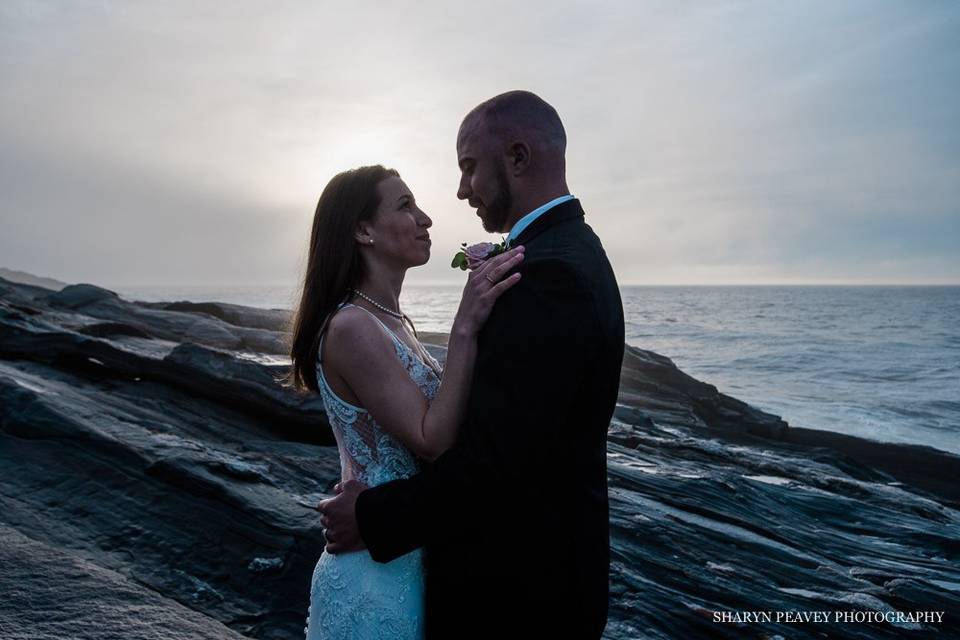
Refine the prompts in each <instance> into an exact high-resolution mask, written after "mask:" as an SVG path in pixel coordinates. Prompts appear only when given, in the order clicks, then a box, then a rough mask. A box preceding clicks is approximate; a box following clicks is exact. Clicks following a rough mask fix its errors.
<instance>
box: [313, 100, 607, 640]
mask: <svg viewBox="0 0 960 640" xmlns="http://www.w3.org/2000/svg"><path fill="white" fill-rule="evenodd" d="M565 149H566V134H565V132H564V129H563V124H562V123H561V122H560V118H559V116H558V115H557V112H556V111H555V110H554V108H553V107H551V106H550V105H549V104H547V103H546V102H544V101H543V100H542V99H540V98H539V97H538V96H536V95H534V94H533V93H530V92H527V91H511V92H509V93H504V94H502V95H498V96H496V97H494V98H491V99H490V100H487V101H486V102H484V103H482V104H480V105H479V106H477V107H476V108H475V109H473V111H471V112H470V113H469V114H467V116H466V118H464V120H463V124H462V125H461V126H460V132H459V134H458V136H457V156H458V157H457V161H458V163H459V165H460V171H461V177H460V187H459V190H458V191H457V197H458V198H460V199H461V200H467V202H469V204H470V206H471V207H474V208H475V209H476V210H477V215H478V216H479V217H480V219H481V221H482V222H483V227H484V229H486V230H487V231H490V232H503V233H506V232H509V236H508V240H509V242H510V243H511V244H512V245H514V246H515V245H518V244H522V245H524V246H525V248H526V251H525V258H524V261H523V262H522V263H521V264H522V266H521V267H520V271H521V274H522V277H521V279H520V281H519V282H518V283H517V284H516V285H515V286H514V287H513V288H511V289H509V290H508V291H507V292H506V293H504V294H503V296H502V297H501V298H500V299H499V300H498V302H497V304H496V305H495V307H494V309H493V312H492V313H491V315H490V318H489V320H488V321H487V323H486V325H485V326H484V328H483V330H482V331H481V333H480V335H479V337H478V348H477V361H476V368H475V370H474V386H473V388H472V389H471V392H470V398H469V401H468V406H467V412H466V418H465V421H464V424H462V425H461V427H460V431H459V436H458V440H457V443H456V444H455V445H454V446H453V447H452V448H451V449H450V450H448V451H447V452H446V453H444V454H443V455H442V456H440V457H439V458H437V459H436V460H435V461H434V462H433V463H432V464H426V465H425V468H424V469H423V471H421V472H420V473H419V474H417V475H415V476H413V477H411V478H408V479H404V480H395V481H393V482H388V483H386V484H383V485H380V486H377V487H374V488H369V489H367V488H366V487H364V485H362V484H360V483H357V482H355V481H348V482H346V483H345V484H344V485H343V486H342V488H340V493H339V494H338V495H337V496H336V497H334V498H331V499H329V500H325V501H323V502H322V503H321V505H320V507H319V509H320V511H321V513H323V514H324V518H323V521H324V523H325V524H326V525H327V536H328V545H327V551H328V552H330V553H343V552H345V551H351V550H356V549H362V548H363V547H364V546H365V547H366V548H367V549H368V550H369V552H370V555H371V556H372V557H373V558H374V560H376V561H378V562H389V561H391V560H393V559H395V558H397V557H399V556H401V555H403V554H406V553H408V552H410V551H412V550H414V549H416V548H418V547H421V546H422V547H425V554H424V555H425V563H426V567H425V571H426V580H427V582H426V607H427V610H426V624H427V636H428V638H432V639H438V640H439V639H447V638H512V637H525V638H561V637H562V638H599V637H600V636H601V634H602V633H603V629H604V625H605V624H606V619H607V600H608V572H609V528H608V526H609V525H608V506H607V469H606V434H607V427H608V425H609V422H610V418H611V416H612V414H613V409H614V406H615V404H616V401H617V391H618V387H619V381H620V364H621V361H622V360H623V339H624V330H623V308H622V306H621V302H620V294H619V291H618V289H617V282H616V279H615V278H614V274H613V270H612V269H611V267H610V263H609V262H608V261H607V256H606V254H605V253H604V250H603V246H602V245H601V244H600V240H599V239H598V238H597V236H596V235H595V234H594V232H593V230H592V229H591V228H590V227H589V226H588V225H587V224H586V223H585V221H584V213H583V209H582V207H581V206H580V202H579V201H578V200H577V199H575V198H573V197H572V196H571V195H569V189H568V188H567V183H566V176H565V173H566V172H565V158H564V153H565Z"/></svg>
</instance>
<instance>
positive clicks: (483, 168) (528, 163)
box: [457, 91, 568, 232]
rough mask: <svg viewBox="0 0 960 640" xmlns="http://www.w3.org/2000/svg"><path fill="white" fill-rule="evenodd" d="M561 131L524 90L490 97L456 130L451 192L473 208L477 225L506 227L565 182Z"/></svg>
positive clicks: (551, 113) (562, 190)
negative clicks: (455, 178) (456, 182)
mask: <svg viewBox="0 0 960 640" xmlns="http://www.w3.org/2000/svg"><path fill="white" fill-rule="evenodd" d="M566 147H567V135H566V132H565V131H564V129H563V123H561V122H560V116H558V115H557V111H556V110H555V109H554V108H553V107H551V106H550V105H549V104H547V103H546V102H545V101H544V100H543V99H541V98H540V97H539V96H537V95H536V94H533V93H531V92H529V91H509V92H507V93H502V94H500V95H498V96H495V97H493V98H490V99H489V100H487V101H486V102H483V103H481V104H479V105H477V106H476V107H474V108H473V110H472V111H471V112H470V113H468V114H467V116H466V117H465V118H464V119H463V123H462V124H461V125H460V132H459V133H458V134H457V163H458V164H459V166H460V187H459V189H458V190H457V197H458V198H460V199H461V200H467V201H468V202H469V203H470V206H471V207H474V208H476V209H477V215H478V216H480V219H481V220H482V221H483V228H484V229H486V230H487V231H490V232H506V231H508V230H509V229H510V227H511V226H512V225H513V223H515V222H516V221H517V220H518V219H519V218H520V217H521V216H523V215H524V214H526V213H528V212H529V211H531V210H533V209H534V208H536V207H538V206H540V205H541V204H543V203H544V202H547V201H548V200H550V199H552V198H555V197H557V196H559V195H565V194H566V193H568V189H567V185H566V178H565V173H566V161H565V158H564V154H565V152H566Z"/></svg>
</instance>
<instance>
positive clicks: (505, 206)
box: [480, 165, 513, 233]
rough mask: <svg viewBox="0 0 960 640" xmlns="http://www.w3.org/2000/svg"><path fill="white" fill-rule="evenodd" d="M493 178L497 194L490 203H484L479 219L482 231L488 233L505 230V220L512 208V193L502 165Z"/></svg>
mask: <svg viewBox="0 0 960 640" xmlns="http://www.w3.org/2000/svg"><path fill="white" fill-rule="evenodd" d="M495 178H496V180H497V194H496V195H495V196H494V197H493V200H492V201H490V202H488V203H486V207H485V212H484V215H483V216H482V217H481V218H480V220H481V221H482V222H483V229H484V231H488V232H490V233H500V232H505V231H506V230H507V229H506V225H507V219H508V218H509V217H510V210H511V209H512V208H513V193H511V191H510V183H509V182H507V171H506V169H504V168H503V165H500V166H498V167H497V172H496V174H495Z"/></svg>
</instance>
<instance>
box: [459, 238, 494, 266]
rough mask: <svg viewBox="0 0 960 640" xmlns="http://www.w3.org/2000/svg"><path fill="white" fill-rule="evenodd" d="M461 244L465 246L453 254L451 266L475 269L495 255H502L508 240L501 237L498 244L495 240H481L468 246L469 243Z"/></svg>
mask: <svg viewBox="0 0 960 640" xmlns="http://www.w3.org/2000/svg"><path fill="white" fill-rule="evenodd" d="M460 246H461V247H463V248H462V249H460V251H458V252H457V254H456V255H455V256H453V262H451V263H450V266H451V267H453V268H454V269H460V270H461V271H466V270H467V269H470V270H471V271H473V270H474V269H476V268H477V267H479V266H480V265H482V264H483V263H484V262H486V261H487V260H489V259H490V258H492V257H493V256H496V255H500V254H501V253H503V252H504V251H506V250H507V241H506V239H504V238H501V239H500V242H499V243H497V244H494V243H493V242H479V243H477V244H472V245H470V246H469V247H468V246H467V243H466V242H464V243H463V244H462V245H460Z"/></svg>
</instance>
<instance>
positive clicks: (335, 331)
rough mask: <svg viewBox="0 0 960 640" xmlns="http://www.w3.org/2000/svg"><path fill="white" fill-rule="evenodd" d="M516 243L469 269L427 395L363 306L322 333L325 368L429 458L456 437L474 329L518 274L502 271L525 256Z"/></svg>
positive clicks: (386, 425) (396, 434) (344, 312)
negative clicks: (435, 384) (433, 389)
mask: <svg viewBox="0 0 960 640" xmlns="http://www.w3.org/2000/svg"><path fill="white" fill-rule="evenodd" d="M518 249H519V250H514V251H511V252H508V253H506V254H502V255H501V256H497V257H496V258H494V259H492V260H490V261H488V264H485V265H484V266H483V267H482V268H481V269H478V270H476V271H474V272H471V274H470V276H469V278H468V282H467V286H466V287H465V288H464V295H463V298H462V300H461V303H460V309H459V310H458V311H457V317H456V319H455V320H454V323H453V327H452V328H451V331H450V340H449V343H448V347H447V361H446V366H445V367H444V371H443V379H442V381H441V383H440V388H439V389H438V391H437V395H436V396H435V397H434V399H433V402H427V399H426V397H425V396H424V395H423V392H422V391H421V390H420V388H419V387H418V386H417V385H416V383H414V382H413V380H412V379H411V378H410V374H409V373H407V371H406V369H405V368H404V366H403V364H402V363H401V362H400V360H399V359H398V358H397V356H396V352H395V349H394V345H393V341H392V339H391V337H390V336H389V335H387V333H386V332H385V331H384V330H383V328H382V327H380V325H379V324H378V323H377V322H376V321H375V320H374V319H373V318H371V317H370V316H369V314H367V313H365V312H363V311H360V310H357V309H349V308H348V309H344V310H342V311H341V312H340V313H338V314H337V315H336V316H334V318H333V320H332V321H331V323H330V327H329V329H328V332H327V337H326V339H325V340H324V346H325V347H326V348H325V349H324V362H325V366H326V367H327V368H326V371H332V372H335V373H336V374H337V375H338V376H339V377H340V378H341V379H343V381H344V382H345V383H346V384H347V386H348V387H349V388H350V390H351V391H353V393H354V395H355V396H356V397H357V399H358V401H359V403H360V406H362V407H363V408H364V409H366V410H367V411H369V412H370V415H371V416H373V419H374V420H376V421H377V423H378V424H379V425H380V426H381V427H383V429H384V430H386V431H387V432H388V433H390V434H391V435H393V436H394V437H396V438H397V439H398V440H400V442H402V443H403V444H404V445H405V446H406V447H408V448H409V449H410V450H412V451H413V452H414V453H416V454H417V455H418V456H420V457H422V458H425V459H427V460H434V459H435V458H437V457H438V456H439V455H440V454H442V453H443V452H444V451H446V450H447V449H449V448H450V446H451V445H452V444H453V442H454V440H455V439H456V435H457V427H458V426H459V425H460V423H461V422H462V420H463V414H464V411H465V409H466V404H467V398H468V394H469V390H470V385H471V382H472V377H473V366H474V361H475V360H476V355H477V332H478V331H479V330H480V327H481V326H483V323H484V322H485V321H486V318H487V316H488V315H489V314H490V309H492V307H493V303H494V302H495V301H496V299H497V298H498V297H499V296H500V294H502V293H503V292H504V291H506V290H507V289H509V288H510V287H512V286H513V285H514V284H516V282H518V281H519V278H520V275H519V274H518V273H515V274H513V275H511V276H509V277H507V278H506V279H502V278H503V276H504V275H505V274H506V273H508V272H509V271H510V270H511V269H513V268H514V267H515V266H516V265H518V264H519V263H520V260H522V259H523V251H522V248H518ZM487 275H489V276H490V279H487V278H486V276H487ZM491 280H492V282H491ZM494 283H496V284H494Z"/></svg>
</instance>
